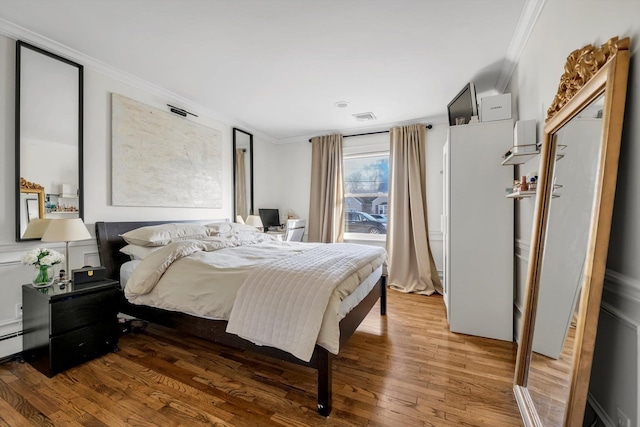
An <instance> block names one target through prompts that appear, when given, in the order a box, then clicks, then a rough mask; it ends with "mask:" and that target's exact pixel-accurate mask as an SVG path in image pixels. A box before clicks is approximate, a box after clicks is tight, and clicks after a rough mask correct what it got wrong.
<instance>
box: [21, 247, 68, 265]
mask: <svg viewBox="0 0 640 427" xmlns="http://www.w3.org/2000/svg"><path fill="white" fill-rule="evenodd" d="M63 261H64V256H62V254H60V253H59V252H56V251H52V250H49V249H45V248H38V249H33V250H31V251H29V252H27V253H26V254H25V255H24V256H23V257H22V263H23V264H27V265H33V266H35V267H39V266H41V265H45V266H47V267H50V266H52V265H56V264H60V263H61V262H63Z"/></svg>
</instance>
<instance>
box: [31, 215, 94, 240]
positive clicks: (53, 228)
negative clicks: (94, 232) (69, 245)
mask: <svg viewBox="0 0 640 427" xmlns="http://www.w3.org/2000/svg"><path fill="white" fill-rule="evenodd" d="M90 238H91V235H90V234H89V230H87V227H86V226H85V225H84V222H82V219H80V218H70V219H52V220H51V222H50V223H49V226H48V227H47V229H46V230H45V232H44V234H43V235H42V241H43V242H75V241H78V240H88V239H90Z"/></svg>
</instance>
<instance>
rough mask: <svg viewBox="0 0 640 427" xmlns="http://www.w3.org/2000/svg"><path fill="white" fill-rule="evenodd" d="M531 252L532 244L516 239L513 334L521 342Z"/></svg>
mask: <svg viewBox="0 0 640 427" xmlns="http://www.w3.org/2000/svg"><path fill="white" fill-rule="evenodd" d="M529 252H530V244H529V243H528V242H524V241H523V240H521V239H516V241H515V259H514V262H515V266H514V267H515V268H514V284H513V335H514V339H515V341H516V342H520V328H521V325H522V307H523V306H524V299H525V291H526V286H527V268H528V266H529Z"/></svg>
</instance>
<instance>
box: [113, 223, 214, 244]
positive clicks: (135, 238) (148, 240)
mask: <svg viewBox="0 0 640 427" xmlns="http://www.w3.org/2000/svg"><path fill="white" fill-rule="evenodd" d="M120 236H121V237H122V238H123V239H124V240H125V241H126V242H127V243H129V244H131V245H138V246H164V245H168V244H169V243H171V242H175V241H178V240H187V239H201V238H203V237H206V236H207V229H206V228H205V227H204V226H202V225H200V224H188V223H168V224H160V225H150V226H147V227H140V228H136V229H135V230H131V231H127V232H126V233H124V234H121V235H120Z"/></svg>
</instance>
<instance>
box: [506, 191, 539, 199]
mask: <svg viewBox="0 0 640 427" xmlns="http://www.w3.org/2000/svg"><path fill="white" fill-rule="evenodd" d="M535 195H536V190H525V191H514V192H513V193H509V194H507V199H517V200H520V199H528V198H529V197H533V196H535Z"/></svg>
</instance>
